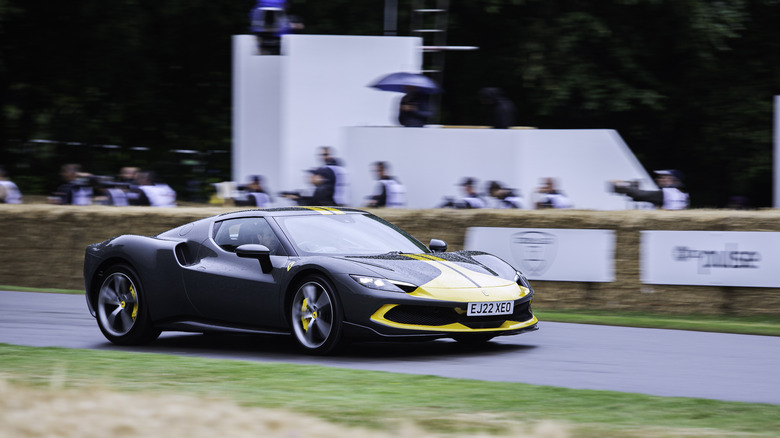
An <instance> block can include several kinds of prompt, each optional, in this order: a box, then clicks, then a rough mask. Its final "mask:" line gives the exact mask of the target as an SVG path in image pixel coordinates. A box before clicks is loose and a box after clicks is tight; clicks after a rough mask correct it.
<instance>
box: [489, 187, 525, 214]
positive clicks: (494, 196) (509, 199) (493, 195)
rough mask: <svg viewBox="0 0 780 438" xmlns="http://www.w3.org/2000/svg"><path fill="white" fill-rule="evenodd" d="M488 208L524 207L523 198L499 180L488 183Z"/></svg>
mask: <svg viewBox="0 0 780 438" xmlns="http://www.w3.org/2000/svg"><path fill="white" fill-rule="evenodd" d="M488 195H490V197H489V198H488V202H487V206H488V208H523V207H524V205H523V198H521V197H520V196H518V195H516V194H515V192H514V191H513V190H511V189H508V188H506V187H504V186H503V185H501V183H500V182H498V181H490V182H489V183H488Z"/></svg>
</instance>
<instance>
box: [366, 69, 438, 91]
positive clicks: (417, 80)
mask: <svg viewBox="0 0 780 438" xmlns="http://www.w3.org/2000/svg"><path fill="white" fill-rule="evenodd" d="M369 87H372V88H377V89H380V90H384V91H397V92H400V93H406V92H407V91H408V90H407V87H415V88H417V90H418V91H420V92H421V93H426V94H436V93H441V87H439V84H437V83H436V82H434V80H433V79H431V78H429V77H428V76H425V75H421V74H419V73H405V72H399V73H391V74H389V75H387V76H384V77H382V78H380V79H379V80H377V81H376V82H374V83H373V84H371V85H369Z"/></svg>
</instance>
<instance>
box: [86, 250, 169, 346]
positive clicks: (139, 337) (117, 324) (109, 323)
mask: <svg viewBox="0 0 780 438" xmlns="http://www.w3.org/2000/svg"><path fill="white" fill-rule="evenodd" d="M144 299H145V297H144V292H143V290H142V288H141V285H140V282H139V281H138V276H137V275H136V274H135V272H134V271H133V270H132V269H131V268H130V267H129V266H126V265H116V266H113V267H111V268H109V269H108V270H107V271H106V273H105V278H104V280H103V283H102V284H101V285H100V290H99V291H98V297H97V322H98V326H99V327H100V331H101V332H103V335H104V336H105V337H106V339H108V340H109V341H111V342H113V343H114V344H119V345H138V344H145V343H148V342H151V341H153V340H155V339H157V337H158V336H159V335H160V331H159V330H156V329H155V328H154V326H153V325H152V323H151V321H150V319H149V311H148V308H147V306H146V303H145V302H144Z"/></svg>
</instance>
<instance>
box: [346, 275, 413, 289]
mask: <svg viewBox="0 0 780 438" xmlns="http://www.w3.org/2000/svg"><path fill="white" fill-rule="evenodd" d="M350 277H352V279H353V280H355V281H357V282H358V284H360V285H362V286H365V287H367V288H369V289H377V290H384V291H388V292H404V293H409V292H412V291H414V290H415V289H417V286H415V285H413V284H411V283H405V282H403V281H397V280H388V279H386V278H378V277H368V276H365V275H350Z"/></svg>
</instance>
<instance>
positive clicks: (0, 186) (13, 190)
mask: <svg viewBox="0 0 780 438" xmlns="http://www.w3.org/2000/svg"><path fill="white" fill-rule="evenodd" d="M21 203H22V192H20V191H19V187H17V186H16V184H15V183H14V182H13V181H11V180H10V179H9V178H8V174H7V173H6V172H5V169H4V168H2V167H0V204H21Z"/></svg>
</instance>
